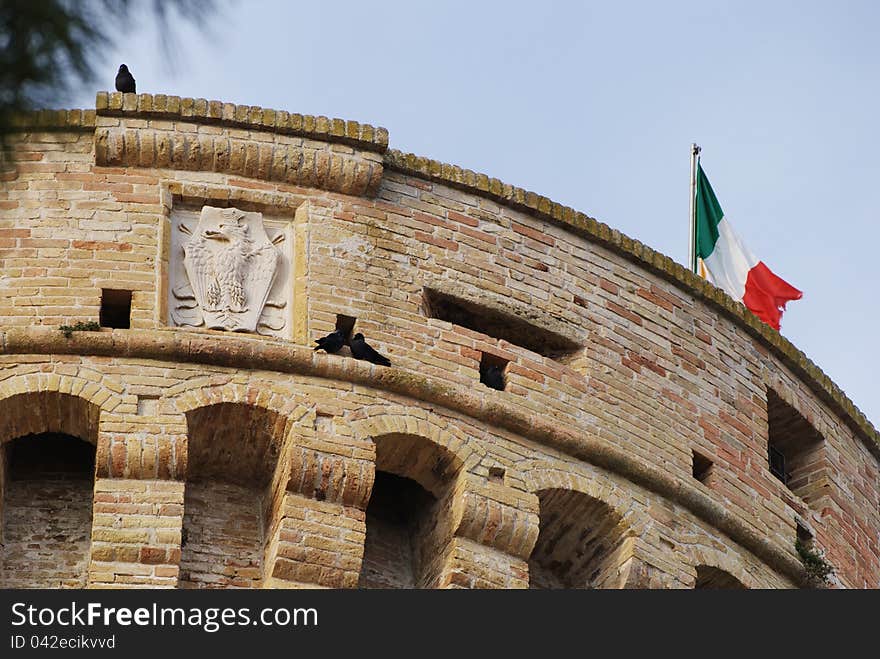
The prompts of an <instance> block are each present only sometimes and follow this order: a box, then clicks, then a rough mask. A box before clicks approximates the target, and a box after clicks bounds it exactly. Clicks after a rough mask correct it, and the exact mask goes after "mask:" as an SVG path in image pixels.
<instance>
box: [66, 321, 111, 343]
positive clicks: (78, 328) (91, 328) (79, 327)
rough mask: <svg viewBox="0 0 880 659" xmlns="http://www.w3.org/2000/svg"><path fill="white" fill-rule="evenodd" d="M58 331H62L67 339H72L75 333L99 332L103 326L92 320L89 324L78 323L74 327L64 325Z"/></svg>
mask: <svg viewBox="0 0 880 659" xmlns="http://www.w3.org/2000/svg"><path fill="white" fill-rule="evenodd" d="M58 329H60V330H61V333H62V334H64V336H65V338H68V339H69V338H70V337H72V336H73V333H74V332H97V331H98V330H100V329H101V326H100V325H99V324H98V323H96V322H95V321H94V320H90V321H88V322H85V323H84V322H83V321H81V320H80V321H77V322H76V323H75V324H74V325H62V326H61V327H59V328H58Z"/></svg>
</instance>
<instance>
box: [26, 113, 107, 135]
mask: <svg viewBox="0 0 880 659" xmlns="http://www.w3.org/2000/svg"><path fill="white" fill-rule="evenodd" d="M95 116H96V115H95V111H94V110H36V111H34V112H25V113H23V114H19V115H16V116H14V117H12V120H11V121H10V130H12V131H29V130H33V131H56V130H57V131H82V132H91V131H93V130H95Z"/></svg>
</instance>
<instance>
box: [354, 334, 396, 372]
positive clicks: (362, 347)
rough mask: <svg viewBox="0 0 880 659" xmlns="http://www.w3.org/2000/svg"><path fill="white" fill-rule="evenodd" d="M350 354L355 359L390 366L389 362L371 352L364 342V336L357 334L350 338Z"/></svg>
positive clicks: (373, 351) (370, 348) (368, 345)
mask: <svg viewBox="0 0 880 659" xmlns="http://www.w3.org/2000/svg"><path fill="white" fill-rule="evenodd" d="M349 345H350V346H351V354H352V356H353V357H354V358H355V359H365V360H366V361H368V362H372V363H373V364H380V365H382V366H391V360H390V359H388V358H387V357H384V356H383V355H380V354H379V353H378V352H376V351H375V350H373V348H372V347H371V346H370V344H369V343H367V342H366V341H365V340H364V335H363V334H361V333H360V332H358V333H357V334H355V335H354V336H353V337H351V343H350V344H349Z"/></svg>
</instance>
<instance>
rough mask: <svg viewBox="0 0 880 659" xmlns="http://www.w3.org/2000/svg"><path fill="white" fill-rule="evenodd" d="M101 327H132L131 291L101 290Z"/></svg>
mask: <svg viewBox="0 0 880 659" xmlns="http://www.w3.org/2000/svg"><path fill="white" fill-rule="evenodd" d="M100 321H101V327H113V328H115V329H129V328H130V327H131V291H123V290H116V289H112V288H102V289H101V315H100Z"/></svg>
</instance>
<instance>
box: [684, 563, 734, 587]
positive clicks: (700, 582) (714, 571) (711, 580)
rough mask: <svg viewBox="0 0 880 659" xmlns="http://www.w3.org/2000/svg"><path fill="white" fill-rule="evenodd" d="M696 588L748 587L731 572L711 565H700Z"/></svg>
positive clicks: (695, 583)
mask: <svg viewBox="0 0 880 659" xmlns="http://www.w3.org/2000/svg"><path fill="white" fill-rule="evenodd" d="M694 588H695V589H696V588H701V589H706V590H744V589H746V588H747V587H746V585H745V584H744V583H743V582H742V581H740V580H739V579H737V578H736V577H735V576H733V575H732V574H730V572H726V571H724V570H722V569H721V568H717V567H712V566H710V565H698V566H697V579H696V581H695V582H694Z"/></svg>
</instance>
